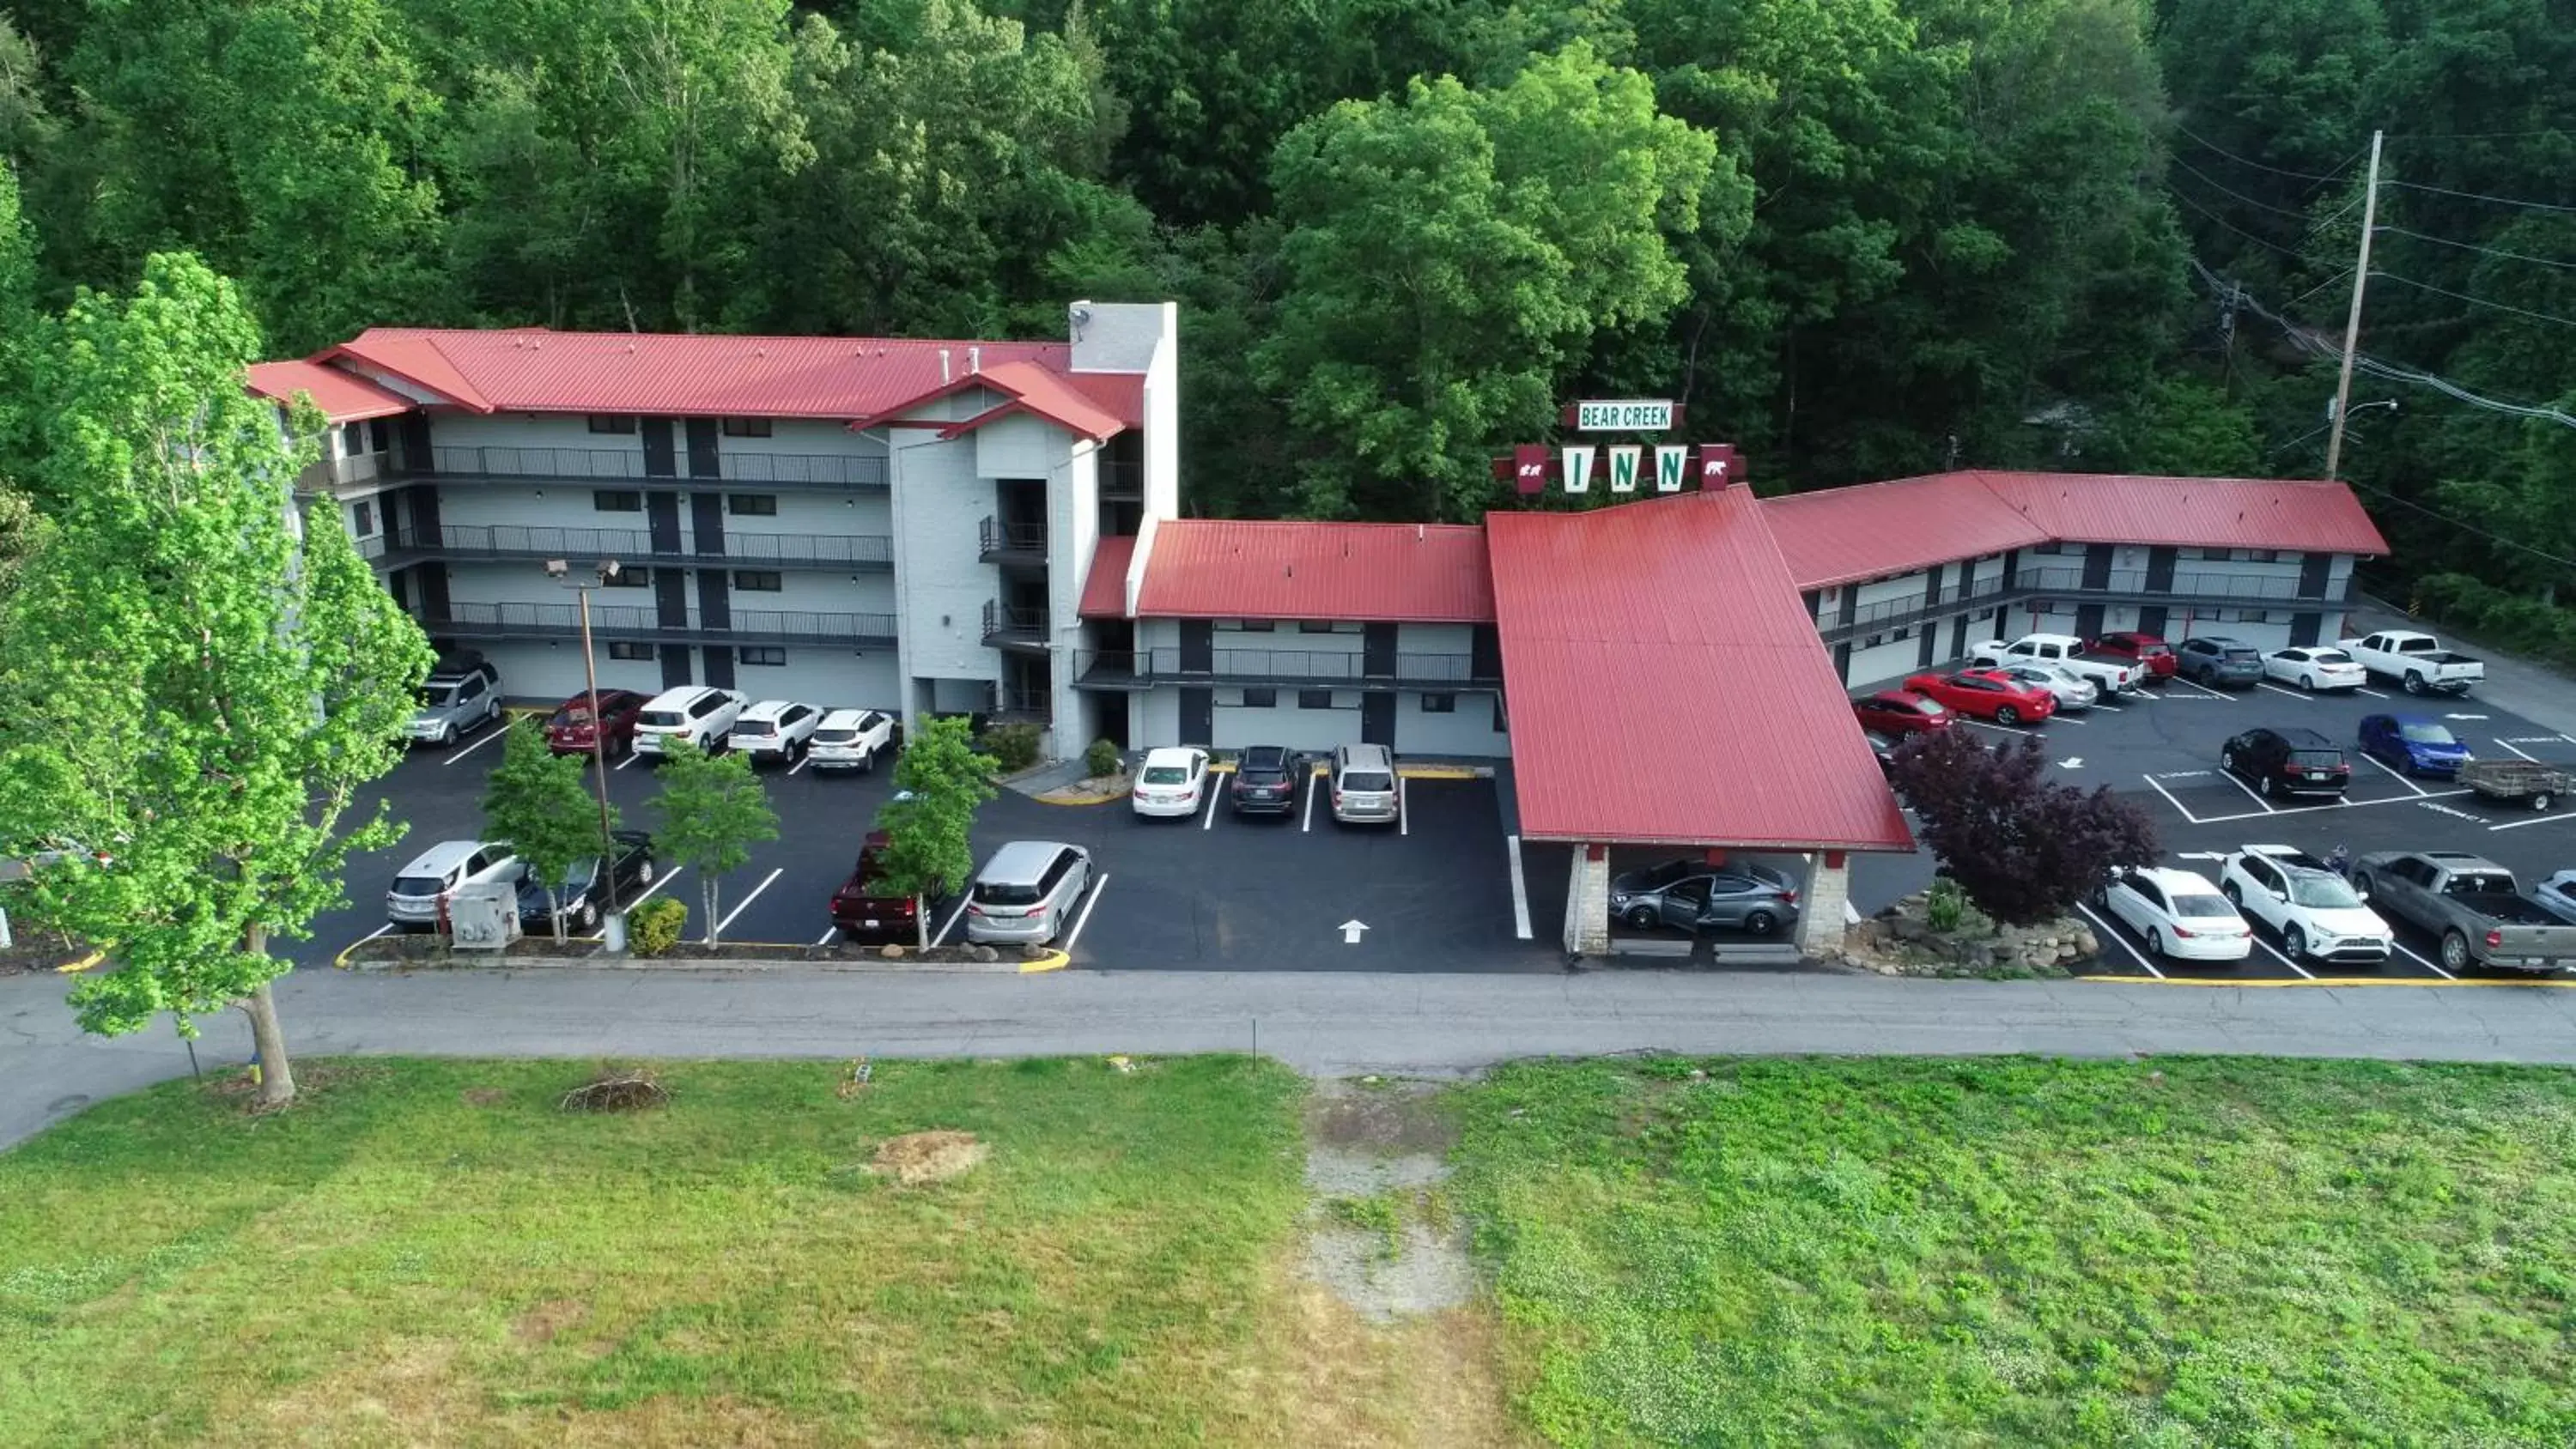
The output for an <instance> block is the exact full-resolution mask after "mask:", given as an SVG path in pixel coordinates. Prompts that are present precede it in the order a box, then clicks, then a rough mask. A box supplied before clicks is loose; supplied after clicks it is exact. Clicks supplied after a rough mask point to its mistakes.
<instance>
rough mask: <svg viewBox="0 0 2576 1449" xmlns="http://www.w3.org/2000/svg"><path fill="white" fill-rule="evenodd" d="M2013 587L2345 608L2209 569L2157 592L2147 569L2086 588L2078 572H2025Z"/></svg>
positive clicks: (2288, 583) (2295, 589) (2177, 575)
mask: <svg viewBox="0 0 2576 1449" xmlns="http://www.w3.org/2000/svg"><path fill="white" fill-rule="evenodd" d="M2014 582H2015V584H2016V586H2017V587H2019V588H2021V589H2023V590H2025V591H2027V592H2030V593H2037V594H2072V593H2083V594H2096V593H2100V594H2137V595H2148V596H2152V597H2155V598H2158V599H2163V598H2171V599H2173V600H2175V601H2176V602H2192V601H2202V600H2206V601H2208V602H2212V603H2266V602H2270V603H2290V602H2298V601H2305V602H2307V603H2312V604H2335V603H2341V602H2343V598H2342V597H2341V596H2333V597H2329V596H2328V595H2327V594H2326V593H2325V592H2323V591H2322V590H2321V591H2319V592H2317V593H2313V594H2303V593H2301V592H2300V591H2299V586H2300V584H2301V583H2302V582H2303V580H2301V579H2298V578H2295V577H2289V576H2283V575H2270V574H2238V573H2224V572H2218V571H2214V570H2210V569H2177V570H2175V571H2174V576H2173V582H2172V583H2171V584H2169V585H2167V586H2166V587H2164V588H2161V589H2150V588H2149V587H2148V586H2147V571H2146V570H2145V569H2113V570H2111V571H2110V572H2109V574H2107V575H2106V576H2105V577H2104V580H2103V582H2102V583H2101V584H2099V585H2096V586H2094V587H2091V588H2087V587H2086V586H2085V583H2084V570H2082V569H2023V570H2022V571H2021V573H2020V574H2019V575H2018V576H2017V577H2016V578H2015V580H2014Z"/></svg>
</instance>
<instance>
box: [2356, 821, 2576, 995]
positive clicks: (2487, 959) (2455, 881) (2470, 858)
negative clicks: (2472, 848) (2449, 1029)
mask: <svg viewBox="0 0 2576 1449" xmlns="http://www.w3.org/2000/svg"><path fill="white" fill-rule="evenodd" d="M2352 886H2353V889H2354V890H2357V891H2359V892H2361V894H2362V897H2363V898H2364V899H2366V900H2368V901H2369V902H2370V904H2371V908H2372V909H2374V910H2376V911H2378V912H2379V913H2380V914H2381V915H2383V916H2394V917H2396V918H2397V919H2399V920H2402V921H2407V922H2410V923H2412V924H2413V925H2416V926H2418V927H2421V928H2422V929H2424V930H2426V931H2429V932H2431V933H2432V934H2433V936H2434V938H2435V939H2436V940H2438V941H2440V942H2441V958H2442V969H2444V970H2446V971H2449V972H2452V973H2454V974H2457V973H2459V972H2461V971H2465V970H2467V969H2468V968H2469V967H2471V966H2495V967H2501V968H2504V969H2506V970H2512V971H2535V972H2546V971H2555V970H2557V969H2559V968H2560V967H2562V966H2565V965H2568V964H2569V963H2571V962H2576V926H2571V925H2568V924H2566V923H2565V922H2562V921H2561V920H2559V919H2558V917H2557V915H2556V914H2555V913H2553V912H2551V911H2550V910H2548V909H2546V908H2545V907H2543V906H2542V905H2541V904H2539V903H2538V902H2536V901H2533V900H2529V899H2526V898H2525V897H2524V896H2523V894H2522V892H2521V891H2520V890H2519V889H2517V888H2516V887H2515V885H2514V880H2513V872H2512V871H2509V870H2507V869H2505V868H2504V867H2503V866H2500V865H2498V864H2496V863H2495V862H2494V861H2491V860H2486V859H2482V858H2480V857H2478V856H2474V855H2469V854H2467V853H2465V852H2462V851H2456V850H2417V851H2397V850H2381V851H2374V852H2372V853H2371V854H2369V855H2365V856H2363V857H2361V858H2360V859H2359V860H2357V861H2354V862H2353V867H2352Z"/></svg>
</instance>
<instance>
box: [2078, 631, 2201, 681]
mask: <svg viewBox="0 0 2576 1449" xmlns="http://www.w3.org/2000/svg"><path fill="white" fill-rule="evenodd" d="M2093 652H2094V653H2096V654H2107V655H2109V656H2110V657H2112V658H2114V659H2125V660H2127V661H2128V662H2130V663H2131V664H2134V665H2136V666H2138V668H2139V669H2140V670H2142V671H2144V672H2142V673H2141V674H2140V675H2139V676H2138V682H2139V683H2140V684H2162V683H2164V682H2165V681H2166V680H2168V679H2171V678H2173V676H2174V670H2175V669H2176V668H2178V667H2180V666H2181V664H2182V661H2181V660H2179V659H2176V658H2175V657H2174V652H2173V646H2172V645H2170V644H2167V643H2166V642H2165V641H2164V640H2162V639H2160V638H2158V637H2156V636H2155V635H2153V634H2141V633H2138V632H2137V631H2136V630H2133V629H2124V630H2122V631H2120V632H2118V633H2116V634H2105V635H2103V636H2102V637H2101V638H2099V639H2096V640H2094V641H2093Z"/></svg>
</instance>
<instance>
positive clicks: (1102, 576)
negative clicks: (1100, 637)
mask: <svg viewBox="0 0 2576 1449" xmlns="http://www.w3.org/2000/svg"><path fill="white" fill-rule="evenodd" d="M1135 557H1136V540H1135V539H1133V538H1130V537H1128V536H1127V535H1125V534H1107V535H1103V536H1102V538H1101V540H1100V546H1099V547H1098V548H1095V549H1094V550H1092V554H1091V572H1090V574H1089V575H1087V576H1086V577H1085V578H1084V579H1083V581H1082V604H1081V606H1080V607H1079V608H1077V609H1076V610H1075V611H1074V612H1075V613H1077V614H1079V615H1080V616H1081V617H1083V618H1085V619H1124V618H1126V617H1127V564H1128V561H1129V560H1131V559H1133V558H1135Z"/></svg>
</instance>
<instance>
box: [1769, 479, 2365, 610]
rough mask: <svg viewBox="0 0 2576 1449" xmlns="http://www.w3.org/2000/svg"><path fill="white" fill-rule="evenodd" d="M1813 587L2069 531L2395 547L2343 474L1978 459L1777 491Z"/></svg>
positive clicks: (2227, 542) (2067, 537) (1784, 546)
mask: <svg viewBox="0 0 2576 1449" xmlns="http://www.w3.org/2000/svg"><path fill="white" fill-rule="evenodd" d="M1762 510H1763V516H1764V518H1765V519H1766V520H1767V521H1768V522H1769V523H1770V525H1771V531H1772V533H1773V535H1774V536H1776V537H1777V538H1778V539H1779V541H1780V552H1781V555H1782V557H1784V558H1786V559H1787V560H1788V563H1789V573H1790V576H1791V577H1792V578H1794V579H1796V580H1797V584H1798V587H1800V588H1802V589H1815V588H1823V587H1826V586H1828V585H1832V584H1844V583H1850V582H1852V581H1854V580H1856V579H1868V578H1877V577H1880V576H1883V575H1887V574H1902V573H1910V572H1912V571H1913V570H1916V569H1921V568H1928V567H1930V566H1931V565H1933V564H1936V563H1944V562H1948V561H1950V560H1953V559H1964V558H1974V557H1976V556H1977V555H1979V554H1988V553H1999V552H2001V551H2003V550H2005V549H2008V548H2026V547H2029V546H2030V545H2032V544H2036V543H2046V542H2049V541H2051V540H2058V541H2063V542H2068V543H2127V544H2148V545H2170V546H2175V547H2186V548H2269V549H2295V550H2298V551H2300V552H2302V553H2357V554H2384V553H2386V552H2388V542H2387V540H2386V539H2384V538H2382V537H2380V534H2379V529H2378V528H2377V527H2376V526H2374V525H2373V524H2372V523H2371V521H2370V515H2369V514H2368V513H2367V512H2365V511H2363V509H2362V506H2361V502H2360V500H2359V499H2357V498H2355V497H2353V494H2352V490H2351V489H2349V488H2347V487H2345V486H2344V485H2343V484H2341V483H2335V482H2309V481H2293V480H2276V479H2259V478H2151V477H2138V476H2132V475H2127V474H2116V473H1994V472H1983V471H1969V472H1958V473H1936V474H1932V475H1930V476H1928V477H1923V478H1900V479H1898V480H1896V481H1894V482H1891V483H1865V484H1859V485H1856V486H1854V487H1849V488H1826V489H1821V490H1818V491H1817V492H1813V493H1796V494H1791V495H1789V496H1787V497H1782V498H1772V499H1767V500H1765V501H1764V502H1763V505H1762Z"/></svg>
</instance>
